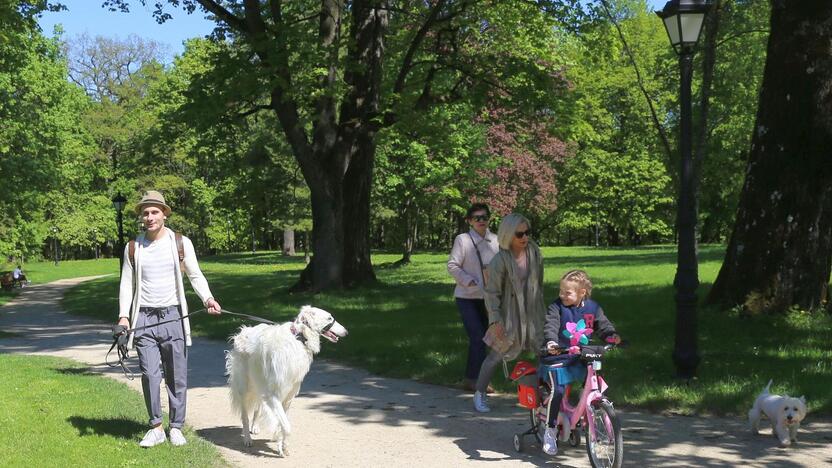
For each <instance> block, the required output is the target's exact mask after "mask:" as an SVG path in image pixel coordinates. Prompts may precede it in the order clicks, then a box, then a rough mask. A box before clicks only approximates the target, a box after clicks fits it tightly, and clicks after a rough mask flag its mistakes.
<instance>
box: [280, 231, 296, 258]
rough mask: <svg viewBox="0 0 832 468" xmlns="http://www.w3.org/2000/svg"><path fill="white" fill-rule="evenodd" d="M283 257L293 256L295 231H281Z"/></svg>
mask: <svg viewBox="0 0 832 468" xmlns="http://www.w3.org/2000/svg"><path fill="white" fill-rule="evenodd" d="M283 255H284V256H290V257H291V256H294V255H295V230H294V229H290V228H286V229H284V230H283Z"/></svg>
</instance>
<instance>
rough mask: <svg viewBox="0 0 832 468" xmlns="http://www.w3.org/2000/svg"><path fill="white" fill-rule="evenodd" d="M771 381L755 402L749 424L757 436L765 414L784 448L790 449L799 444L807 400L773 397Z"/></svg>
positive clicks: (750, 412)
mask: <svg viewBox="0 0 832 468" xmlns="http://www.w3.org/2000/svg"><path fill="white" fill-rule="evenodd" d="M771 382H772V381H771V380H769V381H768V385H766V388H764V389H763V391H762V392H761V393H760V396H758V397H757V400H756V401H754V406H753V407H752V408H751V411H749V412H748V423H749V424H750V425H751V431H752V432H754V433H755V434H756V433H757V432H759V430H760V419H761V418H762V415H763V414H765V415H766V416H767V417H768V419H769V420H770V421H771V429H772V432H773V433H774V435H775V436H776V437H777V440H779V441H780V445H781V446H782V447H788V446H789V445H790V444H791V443H792V442H797V430H798V429H799V428H800V422H801V421H803V418H805V417H806V399H805V398H803V397H800V398H794V397H790V396H788V395H784V396H781V395H772V394H770V393H769V388H770V387H771Z"/></svg>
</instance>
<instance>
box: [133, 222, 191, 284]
mask: <svg viewBox="0 0 832 468" xmlns="http://www.w3.org/2000/svg"><path fill="white" fill-rule="evenodd" d="M174 237H175V238H176V251H177V252H178V253H179V271H180V272H182V273H183V274H184V273H185V247H184V245H183V244H182V234H180V233H178V232H176V233H174ZM127 252H128V255H129V258H130V266H132V267H133V270H134V271H135V269H136V240H135V239H133V240H131V241H130V242H129V243H128V244H127Z"/></svg>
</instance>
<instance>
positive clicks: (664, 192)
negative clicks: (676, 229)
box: [557, 149, 673, 244]
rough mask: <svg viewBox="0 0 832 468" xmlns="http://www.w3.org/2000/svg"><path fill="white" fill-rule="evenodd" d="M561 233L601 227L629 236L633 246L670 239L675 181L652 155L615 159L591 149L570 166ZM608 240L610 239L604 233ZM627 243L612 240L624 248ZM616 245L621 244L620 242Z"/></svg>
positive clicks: (566, 169) (565, 174)
mask: <svg viewBox="0 0 832 468" xmlns="http://www.w3.org/2000/svg"><path fill="white" fill-rule="evenodd" d="M561 177H562V179H561V180H562V181H563V182H564V183H563V184H562V186H561V187H562V188H561V190H562V191H561V200H562V203H563V206H564V208H562V209H561V210H559V211H558V213H557V215H558V223H557V225H558V227H559V229H561V230H563V231H566V232H569V231H578V232H581V231H587V230H591V229H594V228H595V227H596V225H600V226H601V227H602V228H604V229H605V230H607V229H608V227H609V226H615V232H616V233H617V232H621V233H623V235H626V236H628V237H629V238H628V239H627V241H628V243H629V244H639V243H641V241H642V240H643V239H662V238H666V237H668V236H670V235H671V234H672V233H671V228H670V226H669V225H668V223H667V222H666V220H667V219H668V218H669V217H670V213H672V210H671V208H672V205H673V197H672V196H671V194H670V190H669V189H670V177H669V176H668V175H667V172H666V170H665V167H664V165H663V164H662V163H661V162H660V161H657V160H656V159H654V158H650V157H649V156H648V155H647V154H645V153H641V154H611V153H607V152H605V151H603V150H592V149H587V150H585V151H581V152H580V153H579V154H578V155H577V156H575V157H574V158H572V159H570V160H569V161H567V163H566V164H565V166H564V169H563V172H562V174H561ZM605 235H607V236H609V235H610V234H609V233H605ZM621 240H623V239H615V238H611V239H609V241H610V242H613V243H619V242H620V241H621ZM616 241H617V242H616Z"/></svg>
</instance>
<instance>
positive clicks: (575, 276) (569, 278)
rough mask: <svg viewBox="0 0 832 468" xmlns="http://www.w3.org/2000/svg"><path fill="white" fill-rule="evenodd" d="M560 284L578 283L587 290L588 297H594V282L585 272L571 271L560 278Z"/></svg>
mask: <svg viewBox="0 0 832 468" xmlns="http://www.w3.org/2000/svg"><path fill="white" fill-rule="evenodd" d="M560 282H561V283H563V282H569V283H577V284H578V285H579V286H580V287H581V288H583V289H586V297H590V296H592V280H591V279H589V275H588V274H586V272H585V271H584V270H569V271H567V272H566V273H565V274H564V275H563V276H562V277H561V278H560Z"/></svg>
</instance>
